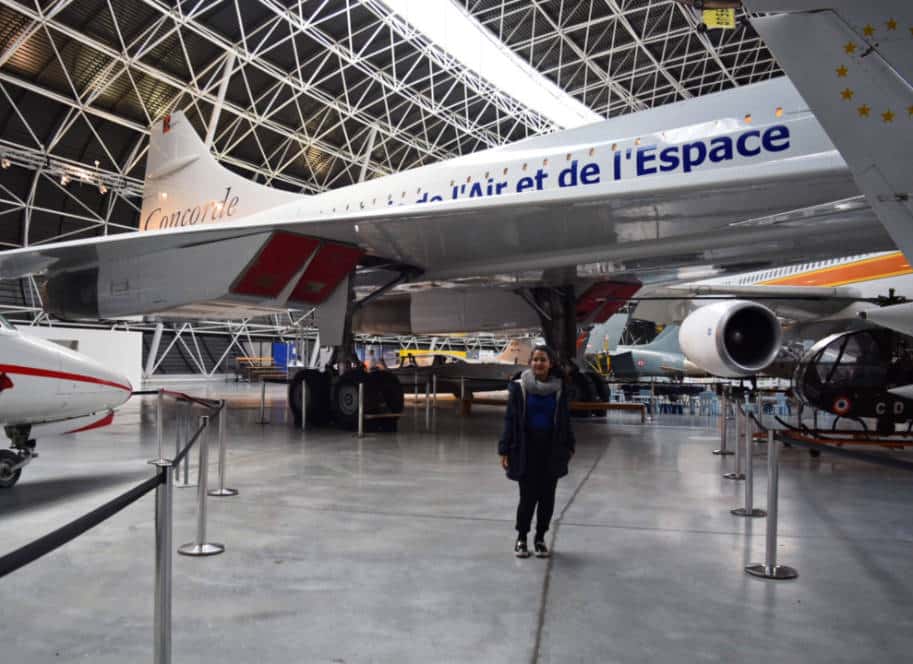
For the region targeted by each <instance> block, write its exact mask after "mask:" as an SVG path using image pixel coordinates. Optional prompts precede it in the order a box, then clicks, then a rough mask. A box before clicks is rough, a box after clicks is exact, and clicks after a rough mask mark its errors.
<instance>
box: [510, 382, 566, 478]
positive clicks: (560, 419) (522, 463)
mask: <svg viewBox="0 0 913 664" xmlns="http://www.w3.org/2000/svg"><path fill="white" fill-rule="evenodd" d="M507 392H508V396H507V413H506V414H505V416H504V433H502V434H501V440H499V441H498V454H501V455H507V458H508V462H509V463H508V466H507V477H509V478H510V479H512V480H522V479H523V478H524V477H525V475H526V456H527V449H528V448H527V442H526V394H525V393H524V391H523V387H522V385H521V383H520V381H519V380H514V381H511V382H510V383H509V384H508V386H507ZM576 445H577V441H576V439H575V438H574V432H573V431H572V430H571V417H570V413H569V412H568V407H567V390H564V389H562V390H561V391H560V392H559V393H558V400H557V406H556V407H555V426H554V428H553V429H552V447H551V453H550V455H549V459H548V472H549V474H550V475H551V476H552V477H564V476H565V475H567V463H568V461H569V460H570V458H571V454H573V453H574V448H575V447H576Z"/></svg>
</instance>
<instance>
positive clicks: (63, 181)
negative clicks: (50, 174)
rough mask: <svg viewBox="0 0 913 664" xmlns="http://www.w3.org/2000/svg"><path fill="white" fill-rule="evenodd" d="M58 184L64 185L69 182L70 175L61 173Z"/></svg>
mask: <svg viewBox="0 0 913 664" xmlns="http://www.w3.org/2000/svg"><path fill="white" fill-rule="evenodd" d="M60 184H62V185H63V186H64V187H66V186H67V185H68V184H70V176H69V175H67V174H66V173H64V174H63V175H61V176H60Z"/></svg>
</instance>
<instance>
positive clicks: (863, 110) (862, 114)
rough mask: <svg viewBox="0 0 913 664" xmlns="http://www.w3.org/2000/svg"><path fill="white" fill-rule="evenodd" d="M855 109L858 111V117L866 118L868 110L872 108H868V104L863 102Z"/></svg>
mask: <svg viewBox="0 0 913 664" xmlns="http://www.w3.org/2000/svg"><path fill="white" fill-rule="evenodd" d="M856 110H857V111H859V117H860V118H867V117H869V112H870V111H871V110H872V109H871V108H869V107H868V106H866V105H865V104H863V105H862V106H860V107H859V108H857V109H856Z"/></svg>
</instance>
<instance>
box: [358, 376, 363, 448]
mask: <svg viewBox="0 0 913 664" xmlns="http://www.w3.org/2000/svg"><path fill="white" fill-rule="evenodd" d="M358 437H359V438H364V437H365V384H364V383H359V384H358Z"/></svg>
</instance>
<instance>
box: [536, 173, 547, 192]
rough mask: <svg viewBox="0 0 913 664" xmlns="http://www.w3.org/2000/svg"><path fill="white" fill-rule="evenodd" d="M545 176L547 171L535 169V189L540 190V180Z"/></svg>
mask: <svg viewBox="0 0 913 664" xmlns="http://www.w3.org/2000/svg"><path fill="white" fill-rule="evenodd" d="M547 177H548V173H546V172H545V171H544V170H542V169H541V168H540V169H539V170H537V171H536V189H537V190H538V191H542V187H543V185H542V181H543V180H545V179H546V178H547Z"/></svg>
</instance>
